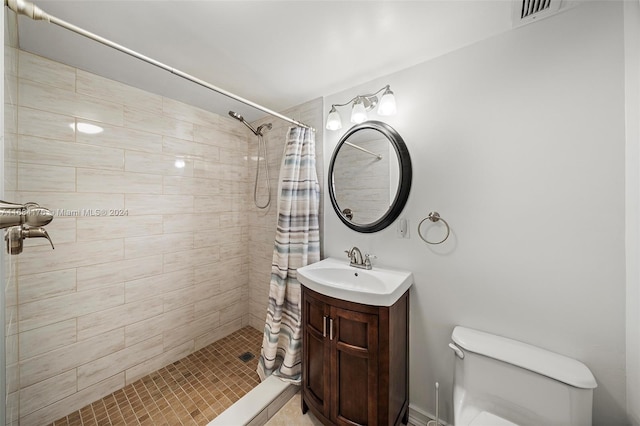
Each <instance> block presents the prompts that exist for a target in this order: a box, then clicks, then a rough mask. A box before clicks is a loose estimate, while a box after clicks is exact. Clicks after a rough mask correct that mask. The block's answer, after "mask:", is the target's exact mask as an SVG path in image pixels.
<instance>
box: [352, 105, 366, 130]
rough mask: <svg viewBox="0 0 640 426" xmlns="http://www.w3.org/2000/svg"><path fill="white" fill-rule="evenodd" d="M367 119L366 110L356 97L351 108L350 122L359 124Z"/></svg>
mask: <svg viewBox="0 0 640 426" xmlns="http://www.w3.org/2000/svg"><path fill="white" fill-rule="evenodd" d="M364 121H367V110H366V109H365V107H364V104H363V103H362V101H361V100H360V99H357V100H356V102H355V103H354V104H353V108H351V122H352V123H356V124H360V123H362V122H364Z"/></svg>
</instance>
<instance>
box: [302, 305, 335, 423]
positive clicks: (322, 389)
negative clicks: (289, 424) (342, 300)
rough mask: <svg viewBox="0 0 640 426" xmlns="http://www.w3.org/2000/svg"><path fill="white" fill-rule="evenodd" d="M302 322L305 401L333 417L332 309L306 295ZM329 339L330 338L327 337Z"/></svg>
mask: <svg viewBox="0 0 640 426" xmlns="http://www.w3.org/2000/svg"><path fill="white" fill-rule="evenodd" d="M303 314H304V317H303V319H302V324H303V325H302V326H303V333H304V337H303V339H302V341H303V344H304V348H303V350H302V353H303V354H304V355H305V358H304V362H303V363H302V374H303V378H302V383H303V384H304V389H303V392H304V394H305V397H306V398H305V400H306V401H307V403H309V404H310V405H313V406H314V408H315V409H316V410H318V411H319V412H321V413H323V414H324V415H325V417H329V416H330V414H331V411H330V408H329V404H330V395H331V388H330V387H331V377H330V375H329V367H330V362H331V357H330V355H329V351H330V350H331V346H330V344H329V337H328V334H327V333H328V330H327V327H328V322H329V319H328V316H329V307H328V305H326V304H324V303H323V302H321V301H319V300H317V299H315V298H313V297H311V296H309V295H308V294H307V293H306V292H303ZM325 335H327V337H325Z"/></svg>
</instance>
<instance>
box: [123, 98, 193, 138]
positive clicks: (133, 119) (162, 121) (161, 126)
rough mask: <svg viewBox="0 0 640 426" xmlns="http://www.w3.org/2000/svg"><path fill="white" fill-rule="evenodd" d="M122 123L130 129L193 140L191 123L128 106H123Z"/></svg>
mask: <svg viewBox="0 0 640 426" xmlns="http://www.w3.org/2000/svg"><path fill="white" fill-rule="evenodd" d="M124 125H125V127H128V128H131V129H136V130H142V131H145V132H150V133H156V134H159V135H164V136H170V137H173V138H179V139H184V140H190V141H191V140H193V124H192V123H189V122H187V121H182V120H178V119H175V118H173V117H170V116H167V115H162V114H156V113H153V112H149V111H145V110H141V109H138V108H133V107H129V106H125V108H124Z"/></svg>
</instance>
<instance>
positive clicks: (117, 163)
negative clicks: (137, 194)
mask: <svg viewBox="0 0 640 426" xmlns="http://www.w3.org/2000/svg"><path fill="white" fill-rule="evenodd" d="M18 161H19V162H21V163H35V164H48V165H52V166H55V165H60V164H64V165H65V166H69V167H91V168H96V169H106V170H123V169H124V151H123V150H121V149H116V148H105V147H101V146H98V145H85V144H79V143H75V142H63V141H58V140H54V139H43V138H38V137H35V136H19V137H18Z"/></svg>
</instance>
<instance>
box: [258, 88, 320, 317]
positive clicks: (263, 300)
mask: <svg viewBox="0 0 640 426" xmlns="http://www.w3.org/2000/svg"><path fill="white" fill-rule="evenodd" d="M322 107H323V102H322V98H318V99H315V100H312V101H309V102H306V103H304V104H302V105H299V106H297V107H295V108H291V109H289V110H287V111H284V112H283V114H284V115H286V116H289V117H292V118H294V119H296V120H298V121H300V122H303V123H305V124H308V125H310V126H312V127H314V128H315V129H316V170H317V173H318V181H319V182H320V191H321V194H320V197H321V199H322V197H323V188H324V185H323V181H324V177H323V175H322V170H323V161H324V159H323V154H322V136H323V133H322V132H323V128H324V124H323V122H322V120H323V117H322ZM264 123H272V124H273V129H271V130H270V131H268V132H266V133H265V137H264V139H265V142H266V144H267V157H268V164H269V178H270V183H271V205H270V206H269V208H266V209H263V210H261V209H258V208H256V206H255V204H254V202H253V187H254V178H255V173H256V164H255V161H256V157H258V139H257V137H255V136H253V134H251V135H252V137H251V140H250V142H249V158H250V159H251V161H250V162H249V175H250V176H251V177H250V183H249V186H250V188H249V199H250V201H249V205H250V210H249V230H250V232H249V259H250V269H249V312H250V325H251V326H252V327H254V328H256V329H258V330H263V329H264V325H265V319H266V316H267V302H268V296H269V281H270V277H271V261H272V257H273V244H274V240H275V236H276V225H277V223H278V214H277V194H278V178H279V173H280V164H281V162H282V156H283V154H284V144H285V140H286V137H287V132H288V129H289V127H290V125H289V124H288V123H287V122H285V121H281V120H277V119H273V118H272V117H267V118H265V119H262V120H259V121H257V122H256V123H254V124H255V127H257V126H259V125H261V124H264ZM264 176H265V174H264V170H263V169H260V174H259V180H258V203H259V204H262V205H264V202H265V200H266V198H265V197H264V194H265V191H266V189H265V188H266V186H265V184H264V180H263V177H264ZM322 215H323V211H322V201H321V202H320V224H322V222H323V218H322ZM321 235H322V234H321ZM321 238H322V236H321ZM321 253H322V241H321Z"/></svg>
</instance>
